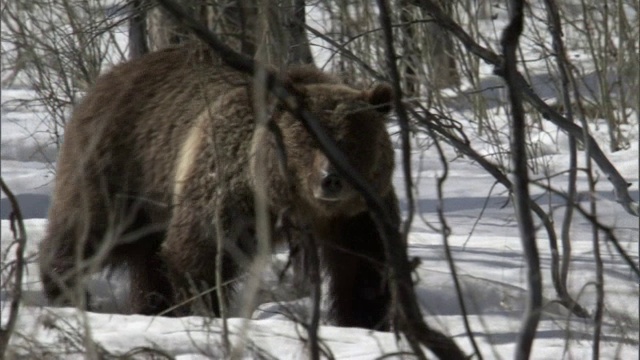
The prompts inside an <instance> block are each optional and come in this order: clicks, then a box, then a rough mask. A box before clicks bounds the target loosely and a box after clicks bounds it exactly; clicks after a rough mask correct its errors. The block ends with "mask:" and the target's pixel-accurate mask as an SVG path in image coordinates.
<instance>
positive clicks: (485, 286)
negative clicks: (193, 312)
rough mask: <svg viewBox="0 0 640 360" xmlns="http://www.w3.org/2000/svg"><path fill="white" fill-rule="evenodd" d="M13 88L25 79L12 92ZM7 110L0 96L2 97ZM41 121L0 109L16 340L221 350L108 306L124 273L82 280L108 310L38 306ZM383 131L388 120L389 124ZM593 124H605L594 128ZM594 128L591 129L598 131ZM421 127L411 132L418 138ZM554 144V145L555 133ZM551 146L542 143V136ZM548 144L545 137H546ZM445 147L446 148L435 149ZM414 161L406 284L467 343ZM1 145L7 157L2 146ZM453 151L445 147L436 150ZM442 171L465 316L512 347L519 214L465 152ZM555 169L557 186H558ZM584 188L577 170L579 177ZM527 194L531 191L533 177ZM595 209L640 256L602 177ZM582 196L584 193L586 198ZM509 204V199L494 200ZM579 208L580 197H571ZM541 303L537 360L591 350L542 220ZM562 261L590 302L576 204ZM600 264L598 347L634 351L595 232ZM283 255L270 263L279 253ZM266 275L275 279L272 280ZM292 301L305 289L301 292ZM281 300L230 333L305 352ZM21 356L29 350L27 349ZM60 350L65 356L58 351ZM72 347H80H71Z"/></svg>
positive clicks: (360, 348) (431, 319) (520, 266)
mask: <svg viewBox="0 0 640 360" xmlns="http://www.w3.org/2000/svg"><path fill="white" fill-rule="evenodd" d="M20 92H21V93H22V95H25V94H24V91H22V90H21V91H20ZM16 93H17V92H16V91H14V90H10V89H6V90H3V98H4V97H5V96H7V97H11V96H17V94H16ZM3 109H4V108H3ZM38 126H39V120H38V116H36V115H35V114H34V115H32V116H29V114H27V113H21V112H19V111H7V112H6V113H5V112H4V110H3V117H2V156H3V159H2V177H3V178H4V179H5V181H6V182H7V183H8V185H9V187H10V188H11V189H12V190H13V191H15V192H16V193H17V194H18V197H19V200H20V202H21V206H22V210H23V212H24V213H25V216H26V217H27V218H28V220H27V222H26V224H27V232H28V243H27V255H28V257H29V259H30V263H29V266H28V268H27V272H26V278H25V280H24V285H25V290H26V292H25V295H24V298H25V301H24V306H23V307H22V309H21V311H20V318H19V322H18V334H17V335H16V336H15V337H14V343H13V346H15V349H21V351H22V352H26V353H29V354H31V355H33V356H35V355H38V354H39V355H42V354H44V353H58V354H62V353H65V352H74V351H75V352H77V354H83V353H84V352H85V351H86V349H85V344H84V343H82V341H81V339H82V337H81V336H80V335H81V334H82V333H83V332H84V331H85V329H84V328H82V327H81V326H74V324H81V323H83V322H84V321H87V322H88V324H90V332H91V335H92V338H93V339H94V340H95V342H96V344H97V345H99V346H100V347H101V348H102V349H104V351H107V352H109V353H113V354H124V353H126V352H128V351H131V350H132V349H134V348H137V347H153V348H155V349H158V350H159V351H160V350H161V351H163V352H164V353H166V354H170V355H172V356H176V357H179V358H184V359H186V358H198V356H210V357H216V356H220V353H219V351H220V350H219V349H220V348H221V347H220V337H219V333H220V327H219V321H217V320H211V319H203V318H197V317H190V318H182V319H170V318H162V317H147V316H138V315H135V316H134V315H119V314H117V313H118V312H120V313H121V312H122V311H119V310H118V309H119V308H121V307H122V304H123V301H124V300H123V298H124V296H125V295H124V294H126V281H124V277H123V276H121V275H120V276H119V275H118V274H116V275H115V276H114V278H113V279H111V281H107V280H106V279H105V278H104V277H96V278H95V280H94V281H93V282H92V284H91V289H92V292H93V294H94V297H95V301H96V302H98V303H101V304H102V306H103V311H106V312H109V313H101V314H99V313H89V314H82V313H79V312H77V311H76V310H74V309H62V308H52V307H46V306H44V301H43V298H42V294H41V287H40V284H39V281H38V276H37V267H36V265H35V263H34V262H33V260H34V257H35V254H36V251H37V244H38V242H39V241H40V239H41V238H42V236H43V231H44V229H45V226H46V220H44V219H43V218H44V217H45V216H46V215H45V214H46V208H47V206H48V198H49V196H50V192H51V185H52V180H53V177H52V173H51V166H50V164H49V163H48V162H47V161H45V159H44V158H40V159H35V160H36V161H33V160H34V159H33V158H32V157H31V156H32V155H33V154H35V152H34V150H33V149H36V148H42V146H41V145H40V143H39V141H40V140H42V139H40V140H39V139H38V138H37V137H34V136H32V135H31V134H33V133H34V130H33V129H37V127H38ZM391 130H392V131H393V130H394V129H391ZM598 131H599V133H602V132H604V131H606V128H605V127H603V126H600V127H599V130H598ZM599 133H598V132H597V133H596V134H599ZM629 133H630V134H631V136H633V137H634V138H633V141H631V147H630V148H629V149H627V150H624V151H620V152H617V153H614V154H610V158H611V160H612V161H613V162H614V164H615V165H616V166H617V167H618V169H619V170H620V171H621V172H622V174H623V176H625V177H626V178H627V180H628V181H630V182H631V183H632V186H631V189H632V195H633V196H634V198H636V199H637V198H638V192H637V188H638V155H637V154H638V140H637V131H636V132H635V133H634V131H633V130H630V131H629ZM423 140H424V139H419V138H416V139H415V141H416V143H421V141H423ZM558 143H562V141H559V142H558ZM551 145H553V144H551ZM554 146H555V145H554ZM445 148H446V147H445ZM414 152H415V153H414V157H413V159H414V161H413V173H414V175H415V179H416V193H417V194H418V198H417V206H418V213H419V216H416V218H415V220H414V222H413V228H412V232H411V235H410V249H409V253H410V255H411V256H415V257H419V258H420V259H421V261H422V263H421V265H420V267H419V268H418V270H417V274H416V275H417V279H419V282H418V284H417V289H416V290H417V294H418V297H419V302H420V304H421V306H422V308H423V310H424V314H425V318H426V320H427V322H428V323H429V324H431V325H433V326H435V327H436V328H438V329H441V330H442V331H444V332H446V333H447V334H449V335H451V336H453V337H454V339H455V340H456V341H457V342H458V343H459V344H460V345H461V346H463V348H464V349H465V350H466V351H467V352H469V353H470V352H471V350H472V349H471V346H470V343H469V341H468V338H467V335H466V333H465V330H464V326H463V322H462V320H463V319H462V317H461V312H460V309H459V306H458V302H457V297H456V294H455V290H454V287H453V284H452V281H451V275H450V272H449V268H448V265H447V262H446V259H445V255H444V252H443V244H442V238H441V236H440V235H439V234H438V233H437V232H435V231H434V230H431V229H430V228H429V226H427V223H432V224H435V225H436V226H438V224H437V214H436V212H435V209H436V197H435V177H436V176H437V175H438V174H439V173H440V172H441V165H440V164H439V163H438V161H437V160H436V159H437V154H436V153H435V149H434V148H433V147H431V148H429V149H427V150H417V147H416V150H414ZM5 154H6V157H7V158H5ZM447 155H448V156H449V157H450V158H453V156H454V153H453V152H452V151H450V150H447ZM545 158H546V159H545V160H546V163H547V164H548V167H549V170H550V172H551V173H553V172H554V171H553V170H554V169H556V168H557V169H560V168H562V167H563V166H565V164H567V155H566V153H565V150H564V148H563V147H562V146H561V145H559V146H558V147H557V151H553V152H552V154H549V155H545ZM449 166H450V169H449V179H448V180H447V181H446V183H445V188H444V190H445V192H444V197H445V212H446V220H447V223H448V225H449V226H450V227H451V228H452V230H453V233H452V236H451V237H450V243H451V246H452V250H453V256H454V259H455V264H456V267H457V269H458V273H459V274H460V280H461V282H462V287H463V292H464V297H465V301H466V304H467V307H468V312H469V321H470V324H471V328H472V330H473V333H474V335H475V338H476V341H477V342H478V343H479V345H480V348H481V351H482V352H483V354H484V355H485V358H509V357H511V355H512V354H513V350H514V346H515V339H516V336H517V334H518V330H519V326H520V320H521V315H522V309H523V306H524V301H525V293H526V290H525V285H524V275H525V273H524V272H525V268H524V260H523V257H522V252H521V250H520V241H519V239H518V232H517V223H516V220H515V217H514V214H513V210H512V207H511V205H510V204H508V203H507V202H508V197H507V194H506V193H505V191H504V189H502V188H501V187H500V186H496V187H495V188H494V189H493V191H492V193H491V196H490V197H487V196H488V195H489V194H490V189H491V188H492V185H493V182H494V181H493V178H491V177H490V176H489V175H488V174H487V173H485V172H483V171H482V170H481V169H480V168H479V167H478V166H477V165H475V164H474V163H472V162H471V161H469V160H468V159H465V158H460V159H457V160H455V161H453V162H451V163H450V164H449ZM564 182H566V179H565V178H564V177H557V178H555V179H554V180H553V183H554V184H557V185H558V186H560V187H562V184H563V183H564ZM395 184H396V188H397V191H398V194H399V195H400V198H401V203H402V206H403V207H406V199H405V196H404V190H403V177H402V175H401V170H400V169H397V171H396V174H395ZM579 184H580V191H581V192H582V193H583V194H584V192H585V191H586V186H585V183H584V179H581V181H580V182H579ZM532 189H533V192H534V193H535V192H540V190H539V189H536V188H535V187H533V188H532ZM597 190H598V193H597V197H598V212H599V214H600V219H601V221H603V222H604V223H606V224H608V225H611V226H614V227H615V228H616V234H617V236H618V238H619V240H620V242H621V244H622V247H623V248H624V249H625V250H626V251H628V252H629V254H630V255H631V256H632V258H633V259H634V261H636V262H637V261H638V219H637V218H634V217H632V216H630V215H628V214H627V213H625V212H624V211H623V210H622V208H621V207H620V206H619V205H618V204H616V203H615V202H614V201H613V200H612V199H613V193H612V191H611V187H610V185H609V184H608V183H607V182H606V181H604V180H601V181H600V182H599V184H598V188H597ZM2 196H3V197H2V216H3V219H6V217H7V214H8V212H9V208H8V207H7V206H8V205H7V204H6V197H5V195H4V194H3V195H2ZM583 198H584V199H585V200H586V197H583ZM539 202H540V204H542V205H543V206H547V204H549V205H550V206H559V205H560V204H561V199H559V198H558V197H552V198H547V197H542V198H541V199H540V200H539ZM505 205H506V206H505ZM582 205H583V206H586V203H585V202H583V203H582ZM561 210H562V208H559V209H557V210H556V221H558V222H559V220H560V219H561V217H560V215H561V213H562V211H561ZM537 235H538V237H539V240H538V248H539V249H540V251H541V257H542V266H543V274H544V285H545V294H544V295H545V299H546V301H547V305H546V306H545V311H544V314H543V317H542V321H541V323H540V326H539V328H538V335H537V339H536V341H535V343H534V351H533V357H534V358H537V359H560V358H568V359H582V358H586V357H588V356H590V355H589V354H590V352H591V346H592V341H591V339H592V336H591V334H592V331H593V324H592V322H591V320H584V319H578V318H576V317H574V316H571V315H570V314H569V313H568V312H567V311H566V310H565V309H563V308H562V307H561V306H559V305H558V304H555V303H554V302H553V301H552V300H553V299H554V291H553V287H552V285H551V282H550V279H549V266H550V259H549V257H550V254H549V250H548V245H547V238H546V234H545V233H544V231H539V232H538V234H537ZM572 239H573V243H572V244H573V254H574V258H573V262H572V270H571V278H570V282H569V284H570V291H571V293H572V295H574V297H575V298H576V299H577V300H578V301H579V302H580V303H581V304H582V305H583V306H585V307H587V309H589V310H590V311H593V309H594V306H595V295H594V294H595V292H594V287H593V281H594V279H595V272H594V271H595V266H594V262H593V255H592V254H593V251H592V245H591V226H590V225H589V223H588V222H587V221H586V220H585V219H583V218H582V217H580V216H577V217H576V219H575V222H574V227H573V229H572ZM11 240H12V234H11V232H10V230H9V223H8V221H7V220H2V254H3V264H6V263H7V262H8V261H10V259H11V258H12V255H13V251H12V250H11V251H9V249H8V246H9V244H10V243H11ZM602 251H603V259H604V263H605V290H606V297H605V307H606V311H605V321H604V326H603V330H602V334H603V342H602V350H601V351H602V354H603V358H610V359H613V358H618V359H633V358H637V357H638V286H637V279H636V278H635V276H634V275H633V274H632V272H631V271H630V270H629V268H628V267H627V266H626V265H625V264H624V262H623V261H622V259H621V257H620V256H619V255H617V253H616V252H615V250H614V249H613V248H612V247H611V246H610V245H608V244H606V243H603V244H602ZM284 257H285V255H284V254H277V255H276V256H275V257H274V258H275V261H276V262H277V261H280V262H282V261H283V260H282V259H283V258H284ZM272 285H275V284H272ZM8 299H9V294H8V292H7V289H4V288H3V290H2V304H3V305H2V319H3V322H4V321H6V317H7V315H8V306H7V305H6V304H7V300H8ZM298 303H299V304H298V305H303V306H304V304H305V303H306V302H305V301H298ZM288 305H290V303H287V302H285V303H280V304H276V303H271V304H264V305H263V306H262V307H261V309H263V310H264V311H257V312H256V313H255V314H254V319H253V320H251V321H249V322H248V329H249V336H248V337H247V338H243V340H240V338H241V337H240V336H238V337H237V338H236V337H232V341H234V339H237V342H238V343H240V342H243V343H246V344H249V345H250V346H249V347H248V349H251V350H247V351H248V352H247V353H245V355H246V357H248V358H252V357H254V356H256V354H257V353H261V354H263V355H264V356H265V357H267V358H269V357H274V358H279V359H280V358H292V359H295V358H305V357H306V354H307V353H306V348H305V346H304V341H303V340H301V338H304V337H305V335H304V334H305V333H304V331H303V330H302V329H301V328H300V327H299V326H298V327H297V326H296V325H295V324H294V323H293V322H291V321H289V320H287V317H286V316H285V315H284V314H285V313H286V312H285V309H286V307H287V306H288ZM244 325H245V321H244V320H242V319H237V318H234V319H231V320H230V329H231V331H232V333H234V332H238V333H242V331H243V330H242V329H243V326H244ZM320 336H321V338H322V339H323V342H324V343H325V344H326V346H327V349H328V350H327V351H330V352H331V353H332V354H333V356H335V357H336V358H361V359H369V358H374V357H376V356H378V355H382V354H385V353H392V352H396V351H401V350H403V349H404V350H406V349H407V346H406V344H405V343H404V342H403V341H396V339H395V338H394V337H393V335H391V334H388V333H373V332H370V331H365V330H359V329H342V328H338V327H333V326H330V325H324V326H322V329H321V332H320ZM31 355H30V356H31ZM65 356H66V355H65ZM78 356H80V357H82V356H81V355H78Z"/></svg>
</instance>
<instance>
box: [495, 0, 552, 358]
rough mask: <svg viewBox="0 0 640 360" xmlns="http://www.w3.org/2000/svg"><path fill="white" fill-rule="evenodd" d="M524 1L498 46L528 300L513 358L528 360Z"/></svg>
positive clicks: (535, 300) (531, 334)
mask: <svg viewBox="0 0 640 360" xmlns="http://www.w3.org/2000/svg"><path fill="white" fill-rule="evenodd" d="M523 11H524V2H523V1H522V0H511V1H510V2H509V13H510V16H511V20H510V21H509V24H508V25H507V27H506V28H505V29H504V30H503V31H502V37H501V39H500V44H501V45H502V52H503V56H504V62H503V67H502V70H503V71H504V74H503V76H504V79H505V82H506V83H507V88H508V89H509V102H510V104H511V122H512V125H511V156H512V166H513V178H514V180H513V185H514V186H513V190H514V192H513V197H514V202H515V208H516V213H517V216H518V229H519V230H520V241H521V242H522V249H523V252H524V257H525V261H526V265H527V276H526V278H527V279H526V280H527V289H528V297H527V302H526V308H525V311H524V316H523V318H524V319H523V322H522V325H521V327H520V334H519V336H518V342H517V344H516V353H515V358H516V359H519V360H525V359H528V358H529V356H530V354H531V347H532V345H533V339H534V338H535V336H536V329H537V327H538V322H539V321H540V316H541V313H542V275H541V274H540V258H539V256H538V248H537V246H536V238H535V233H536V230H535V226H534V224H533V218H532V216H531V205H530V203H529V199H530V196H529V175H528V169H527V149H526V130H525V127H526V122H525V117H524V108H523V106H522V96H521V93H520V88H519V87H518V86H517V84H516V82H515V81H514V80H515V78H516V74H517V69H516V66H517V65H516V64H517V62H518V58H517V49H518V43H519V39H520V35H521V34H522V28H523V27H524V14H523Z"/></svg>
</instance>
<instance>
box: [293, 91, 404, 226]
mask: <svg viewBox="0 0 640 360" xmlns="http://www.w3.org/2000/svg"><path fill="white" fill-rule="evenodd" d="M303 94H305V96H306V103H305V106H306V107H307V110H309V111H310V112H311V113H313V114H314V115H315V116H316V118H317V119H318V120H319V121H320V123H321V125H323V127H324V129H325V131H326V132H327V133H328V135H330V136H331V137H332V138H333V140H334V141H335V142H336V143H337V145H338V147H339V149H340V150H341V151H342V152H343V153H344V155H345V156H346V158H347V160H348V161H349V163H350V164H351V166H353V167H354V168H355V170H357V171H358V172H359V173H360V175H361V176H363V177H364V178H365V179H366V180H367V181H368V182H369V184H370V185H371V186H372V187H373V189H375V190H376V191H377V192H378V194H379V195H381V196H384V195H386V194H387V193H388V192H389V191H390V190H391V175H392V171H393V149H392V147H391V142H390V139H389V135H388V133H387V131H386V125H385V123H386V115H387V113H388V112H389V111H390V102H391V97H392V92H391V88H390V87H389V86H388V85H378V86H376V87H374V88H373V89H372V90H368V91H360V90H354V89H352V88H350V87H347V86H343V85H336V84H315V85H307V86H304V88H303ZM281 120H282V121H281V127H282V133H283V138H284V143H285V144H286V145H287V158H288V167H289V169H290V173H292V174H293V176H294V177H295V179H296V187H295V188H296V191H297V192H298V194H296V195H297V196H296V197H297V198H298V199H299V200H300V201H301V202H303V203H304V206H305V207H307V208H308V209H309V211H310V212H311V213H313V214H315V215H324V216H327V217H334V216H344V215H347V216H352V215H355V214H357V213H359V212H362V211H365V210H366V204H365V202H364V199H363V198H362V196H361V195H360V193H359V192H358V191H356V190H355V189H354V188H353V187H352V186H351V185H350V183H349V181H348V180H347V179H345V178H344V177H343V176H342V175H341V174H340V173H339V172H338V171H337V169H336V168H335V166H334V165H333V164H332V163H331V162H330V161H329V159H328V158H327V157H326V155H325V154H324V153H323V152H322V150H321V149H320V146H319V144H318V143H317V142H316V141H314V140H313V139H312V137H311V135H309V134H308V133H307V132H306V130H304V128H303V127H302V124H301V123H300V121H299V120H298V119H295V118H294V117H293V116H292V115H290V114H288V113H286V114H283V119H281ZM282 125H284V126H282Z"/></svg>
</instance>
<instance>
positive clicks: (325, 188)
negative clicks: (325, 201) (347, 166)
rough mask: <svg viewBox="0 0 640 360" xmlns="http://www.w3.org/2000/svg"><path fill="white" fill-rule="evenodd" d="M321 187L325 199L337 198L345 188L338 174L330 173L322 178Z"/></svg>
mask: <svg viewBox="0 0 640 360" xmlns="http://www.w3.org/2000/svg"><path fill="white" fill-rule="evenodd" d="M321 186H322V192H323V195H324V196H325V197H337V196H338V195H339V194H340V192H341V191H342V188H343V184H342V179H341V178H340V176H338V175H336V174H333V173H328V174H325V175H324V176H323V177H322V182H321Z"/></svg>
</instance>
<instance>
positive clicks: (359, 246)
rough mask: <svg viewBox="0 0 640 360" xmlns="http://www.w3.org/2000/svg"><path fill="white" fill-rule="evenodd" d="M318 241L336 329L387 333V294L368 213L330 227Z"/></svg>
mask: <svg viewBox="0 0 640 360" xmlns="http://www.w3.org/2000/svg"><path fill="white" fill-rule="evenodd" d="M331 233H332V234H333V236H332V237H331V239H322V255H323V260H324V262H325V265H326V269H327V271H328V273H329V276H330V294H329V295H330V296H331V298H332V300H333V303H332V308H331V313H332V315H333V317H334V318H335V320H336V322H337V324H338V325H340V326H353V327H363V328H367V329H372V330H382V331H386V330H388V329H389V318H388V313H389V309H390V303H391V293H390V291H389V286H388V283H387V278H386V274H385V268H386V262H385V254H384V246H383V243H382V239H381V237H380V235H379V233H378V231H377V229H376V226H375V223H374V222H373V219H372V218H371V216H370V215H369V213H366V212H365V213H362V214H360V215H356V216H355V217H353V218H350V219H346V220H340V222H339V223H337V224H333V226H332V231H331Z"/></svg>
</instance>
